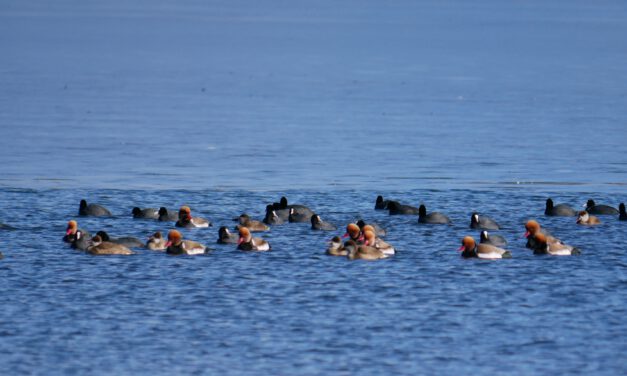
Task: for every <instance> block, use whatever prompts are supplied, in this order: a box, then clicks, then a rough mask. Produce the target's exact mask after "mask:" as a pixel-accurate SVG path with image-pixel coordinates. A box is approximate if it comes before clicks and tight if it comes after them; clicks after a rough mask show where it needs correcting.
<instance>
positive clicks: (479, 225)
mask: <svg viewBox="0 0 627 376" xmlns="http://www.w3.org/2000/svg"><path fill="white" fill-rule="evenodd" d="M470 228H475V229H481V230H498V229H500V228H501V227H500V226H499V224H498V223H496V221H495V220H493V219H492V218H490V217H486V216H484V215H482V216H479V214H477V213H472V215H471V216H470Z"/></svg>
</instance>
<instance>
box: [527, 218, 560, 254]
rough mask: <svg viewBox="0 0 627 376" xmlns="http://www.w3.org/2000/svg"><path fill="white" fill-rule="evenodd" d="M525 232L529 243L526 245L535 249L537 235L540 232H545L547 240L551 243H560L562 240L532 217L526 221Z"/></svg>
mask: <svg viewBox="0 0 627 376" xmlns="http://www.w3.org/2000/svg"><path fill="white" fill-rule="evenodd" d="M525 230H526V232H525V234H524V237H525V238H527V244H526V245H525V246H526V247H527V248H530V249H534V248H535V247H536V237H537V236H538V234H543V235H544V236H545V237H546V240H547V241H548V242H550V243H560V242H561V241H560V240H559V239H558V238H555V237H553V236H551V234H550V233H549V232H548V231H546V230H545V229H544V228H542V227H541V226H540V224H539V223H538V222H537V221H535V220H533V219H530V220H528V221H527V223H525Z"/></svg>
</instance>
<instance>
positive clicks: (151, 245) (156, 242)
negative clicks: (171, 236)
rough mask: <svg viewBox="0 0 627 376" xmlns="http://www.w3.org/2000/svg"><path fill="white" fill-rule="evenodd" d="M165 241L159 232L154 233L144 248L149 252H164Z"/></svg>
mask: <svg viewBox="0 0 627 376" xmlns="http://www.w3.org/2000/svg"><path fill="white" fill-rule="evenodd" d="M166 244H167V241H166V240H165V239H164V238H163V236H162V235H161V232H160V231H157V232H155V233H154V234H153V235H152V236H151V237H150V238H148V241H147V242H146V248H148V249H150V250H151V251H165V250H166V249H167V248H168V247H167V245H166Z"/></svg>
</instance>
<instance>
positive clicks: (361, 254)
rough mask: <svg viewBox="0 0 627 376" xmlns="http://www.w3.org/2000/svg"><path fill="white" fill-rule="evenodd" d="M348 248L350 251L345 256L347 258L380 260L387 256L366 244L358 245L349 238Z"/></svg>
mask: <svg viewBox="0 0 627 376" xmlns="http://www.w3.org/2000/svg"><path fill="white" fill-rule="evenodd" d="M347 243H349V244H348V247H347V248H348V249H349V250H350V252H349V253H348V255H347V256H346V257H347V258H348V259H349V260H380V259H384V258H386V257H387V256H386V255H385V254H384V253H383V252H381V251H380V250H378V249H376V248H375V247H370V246H367V245H358V244H356V243H355V242H354V241H352V240H349V241H348V242H347Z"/></svg>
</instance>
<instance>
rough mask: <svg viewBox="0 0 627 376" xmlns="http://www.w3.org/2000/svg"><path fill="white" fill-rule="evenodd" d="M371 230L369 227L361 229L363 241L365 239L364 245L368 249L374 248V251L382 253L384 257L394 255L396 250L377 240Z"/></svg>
mask: <svg viewBox="0 0 627 376" xmlns="http://www.w3.org/2000/svg"><path fill="white" fill-rule="evenodd" d="M373 230H374V228H373V227H372V226H370V225H366V226H364V228H363V234H364V239H365V242H364V244H365V245H367V246H370V247H375V248H376V249H378V250H380V251H381V252H383V254H384V255H386V256H390V255H393V254H395V253H396V250H395V249H394V247H392V246H391V245H390V244H388V243H386V242H384V241H383V240H381V239H379V238H377V236H376V235H375V233H374V231H373Z"/></svg>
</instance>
